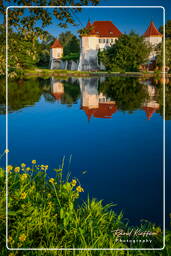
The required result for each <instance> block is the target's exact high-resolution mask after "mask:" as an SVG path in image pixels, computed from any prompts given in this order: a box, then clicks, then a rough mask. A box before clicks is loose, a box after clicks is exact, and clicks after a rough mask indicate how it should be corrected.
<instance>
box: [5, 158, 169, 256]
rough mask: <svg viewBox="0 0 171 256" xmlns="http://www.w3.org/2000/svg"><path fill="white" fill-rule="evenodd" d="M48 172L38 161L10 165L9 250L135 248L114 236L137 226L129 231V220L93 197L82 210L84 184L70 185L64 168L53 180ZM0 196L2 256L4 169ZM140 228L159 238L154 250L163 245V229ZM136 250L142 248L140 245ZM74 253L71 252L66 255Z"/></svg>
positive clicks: (56, 173)
mask: <svg viewBox="0 0 171 256" xmlns="http://www.w3.org/2000/svg"><path fill="white" fill-rule="evenodd" d="M47 171H48V166H47V165H38V164H36V161H35V160H33V161H32V166H31V167H28V166H26V165H25V164H24V163H23V164H21V166H17V167H13V166H8V191H9V194H8V227H9V232H8V234H9V236H8V246H9V248H126V247H129V246H132V245H131V244H129V243H127V244H124V243H123V242H120V241H119V240H118V237H117V236H116V235H114V231H115V230H118V229H122V230H127V232H128V231H130V230H131V229H137V227H129V226H128V224H127V223H126V222H125V221H124V220H123V216H122V213H120V214H119V215H117V214H116V213H115V212H114V211H113V210H111V206H112V205H110V204H109V205H105V206H103V204H102V201H96V200H95V199H91V200H90V199H89V198H88V199H87V201H86V202H84V203H82V204H81V205H80V204H79V201H78V199H79V197H80V193H82V192H84V189H83V188H82V187H81V185H80V183H79V181H78V180H77V179H70V177H67V178H66V179H65V181H64V178H63V170H62V168H61V169H55V170H54V177H53V178H52V177H49V176H48V173H47ZM0 191H1V192H0V198H1V199H0V203H1V206H2V208H1V211H0V218H1V226H0V232H1V234H3V236H2V239H1V244H0V247H1V255H2V256H5V255H7V250H6V249H5V220H6V219H5V171H4V169H2V168H0ZM140 229H141V230H147V229H148V230H151V231H152V232H153V233H155V234H156V237H155V239H154V240H155V241H154V243H153V246H159V245H160V244H161V240H162V239H161V237H162V236H161V230H160V228H158V227H156V226H155V225H152V224H150V223H148V222H146V223H144V224H142V225H141V226H140ZM134 246H135V247H137V246H139V247H140V245H139V244H136V243H135V244H134ZM148 247H149V245H148ZM109 252H110V253H109V254H108V255H118V252H117V251H109ZM45 253H46V255H52V254H57V255H63V254H64V252H62V251H58V252H55V251H54V252H51V251H49V252H46V251H45ZM68 253H69V252H66V251H65V255H68ZM77 253H78V255H85V256H86V255H106V254H105V251H101V252H100V251H82V252H81V251H77ZM120 253H122V252H121V251H120ZM16 254H17V255H18V252H17V253H16V252H15V254H11V256H12V255H16ZM26 254H28V255H43V254H44V252H41V251H37V252H36V251H27V252H25V253H24V255H26ZM9 255H10V254H9ZM19 255H20V254H19ZM22 255H23V254H22ZM74 255H76V252H75V253H74ZM119 255H127V254H119ZM128 255H129V254H128ZM135 255H143V254H141V253H140V254H135ZM146 255H152V254H146ZM154 255H159V254H157V253H156V254H154ZM165 255H169V254H165Z"/></svg>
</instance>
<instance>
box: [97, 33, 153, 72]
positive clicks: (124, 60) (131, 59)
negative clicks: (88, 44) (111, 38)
mask: <svg viewBox="0 0 171 256" xmlns="http://www.w3.org/2000/svg"><path fill="white" fill-rule="evenodd" d="M150 51H151V47H150V45H148V44H147V43H146V42H144V38H143V37H142V36H139V35H137V34H135V33H130V34H129V35H122V36H121V37H119V39H118V40H117V41H116V42H115V44H113V45H111V46H110V47H108V48H107V49H105V50H103V51H99V54H98V56H99V60H100V61H102V63H103V64H104V66H105V67H106V69H107V70H109V71H127V72H129V71H138V69H139V66H140V65H141V64H143V63H145V62H146V61H147V59H148V56H149V54H150Z"/></svg>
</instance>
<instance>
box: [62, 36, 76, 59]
mask: <svg viewBox="0 0 171 256" xmlns="http://www.w3.org/2000/svg"><path fill="white" fill-rule="evenodd" d="M59 41H60V43H61V44H62V46H63V47H64V59H68V60H70V59H74V60H75V59H78V58H79V55H80V42H79V39H78V38H77V37H76V36H75V35H74V34H72V33H71V32H70V31H66V32H62V33H61V34H60V35H59Z"/></svg>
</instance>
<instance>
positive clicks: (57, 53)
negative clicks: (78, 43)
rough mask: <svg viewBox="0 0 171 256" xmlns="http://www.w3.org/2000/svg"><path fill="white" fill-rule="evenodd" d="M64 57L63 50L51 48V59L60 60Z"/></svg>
mask: <svg viewBox="0 0 171 256" xmlns="http://www.w3.org/2000/svg"><path fill="white" fill-rule="evenodd" d="M62 55H63V48H51V51H50V57H51V58H54V59H59V58H61V57H62Z"/></svg>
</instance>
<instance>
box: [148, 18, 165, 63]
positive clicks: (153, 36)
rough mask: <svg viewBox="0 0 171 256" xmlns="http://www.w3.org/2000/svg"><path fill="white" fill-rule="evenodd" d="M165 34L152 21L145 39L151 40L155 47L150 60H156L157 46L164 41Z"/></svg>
mask: <svg viewBox="0 0 171 256" xmlns="http://www.w3.org/2000/svg"><path fill="white" fill-rule="evenodd" d="M162 37H163V35H162V34H161V33H160V32H159V31H158V29H157V28H156V26H155V25H154V22H151V23H150V25H149V27H148V28H147V30H146V32H145V33H144V39H145V41H146V42H149V43H150V45H151V46H152V47H153V50H152V51H151V53H150V56H149V60H154V59H155V57H156V51H155V47H156V46H157V45H158V44H159V43H161V42H162Z"/></svg>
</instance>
